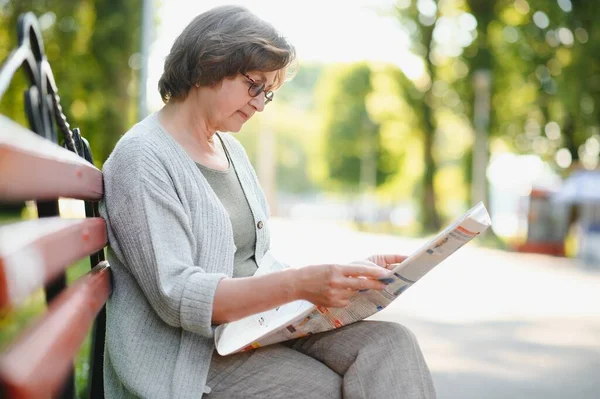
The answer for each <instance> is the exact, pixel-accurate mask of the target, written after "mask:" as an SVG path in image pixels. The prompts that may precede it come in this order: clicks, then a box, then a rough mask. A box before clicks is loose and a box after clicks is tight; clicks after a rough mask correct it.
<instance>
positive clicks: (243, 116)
mask: <svg viewBox="0 0 600 399" xmlns="http://www.w3.org/2000/svg"><path fill="white" fill-rule="evenodd" d="M238 112H239V113H240V115H241V116H242V118H243V119H244V121H247V120H248V115H246V114H245V113H244V112H243V111H238Z"/></svg>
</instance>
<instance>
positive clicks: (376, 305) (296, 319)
mask: <svg viewBox="0 0 600 399" xmlns="http://www.w3.org/2000/svg"><path fill="white" fill-rule="evenodd" d="M490 225H491V220H490V216H489V214H488V212H487V210H486V209H485V206H484V205H483V203H481V202H480V203H479V204H477V205H476V206H474V207H473V208H471V209H470V210H469V211H467V212H466V213H465V214H464V215H462V216H461V217H460V218H459V219H457V220H455V221H454V222H453V223H452V224H451V225H450V226H448V227H447V228H446V229H445V230H443V231H442V232H440V233H439V234H438V235H436V236H435V237H434V238H432V239H431V240H430V241H429V242H427V243H426V244H425V245H423V246H421V247H420V248H419V249H417V250H416V251H415V252H414V253H413V254H411V255H410V256H409V257H408V258H406V259H405V260H404V261H403V262H402V263H398V264H397V265H394V266H395V267H394V268H393V269H392V270H391V271H390V275H389V277H386V278H384V279H382V280H384V281H385V282H386V283H388V284H387V286H386V288H385V289H384V290H382V291H377V290H365V291H360V292H357V294H356V295H354V296H353V297H352V298H351V301H350V304H349V305H348V306H346V307H344V308H327V307H322V306H315V305H313V304H312V303H310V302H308V301H305V300H298V301H294V302H290V303H287V304H285V305H282V306H279V307H277V308H275V309H271V310H268V311H266V312H261V313H257V314H255V315H252V316H249V317H245V318H243V319H241V320H237V321H234V322H231V323H227V324H222V325H220V326H218V327H217V328H216V330H215V346H216V348H217V352H219V354H220V355H223V356H224V355H229V354H232V353H236V352H243V351H248V350H252V349H255V348H259V347H261V346H266V345H271V344H275V343H278V342H282V341H287V340H290V339H294V338H299V337H304V336H307V335H310V334H317V333H320V332H324V331H329V330H332V329H334V328H339V327H342V326H345V325H347V324H351V323H354V322H357V321H360V320H362V319H364V318H366V317H369V316H371V315H373V314H375V313H377V312H379V311H380V310H382V309H384V308H385V307H386V306H388V305H389V304H390V303H391V302H392V301H394V300H395V299H396V298H398V296H400V294H402V293H403V292H404V291H406V290H407V289H408V288H409V287H411V286H412V285H413V284H414V283H415V282H417V281H418V280H419V279H420V278H421V277H423V276H424V275H425V274H427V272H429V271H430V270H431V269H433V268H434V267H435V266H437V265H438V264H439V263H440V262H442V261H443V260H444V259H446V258H447V257H448V256H450V255H451V254H452V253H454V252H455V251H456V250H457V249H459V248H460V247H462V246H463V245H465V244H466V243H467V242H469V241H471V240H472V239H473V238H474V237H476V236H477V235H479V234H481V233H482V232H483V231H485V230H486V229H487V228H488V227H490ZM287 267H288V266H286V265H284V264H282V263H281V262H278V261H277V260H276V259H275V258H274V257H273V256H272V255H271V253H270V252H267V253H266V254H265V256H264V257H263V259H262V260H261V262H260V265H259V268H258V270H257V271H256V273H255V275H263V274H267V273H272V272H275V271H279V270H283V269H285V268H287Z"/></svg>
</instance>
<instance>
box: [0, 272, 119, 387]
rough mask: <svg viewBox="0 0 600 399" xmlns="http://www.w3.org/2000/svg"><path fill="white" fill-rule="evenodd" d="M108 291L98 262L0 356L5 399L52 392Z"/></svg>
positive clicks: (107, 275) (107, 280)
mask: <svg viewBox="0 0 600 399" xmlns="http://www.w3.org/2000/svg"><path fill="white" fill-rule="evenodd" d="M110 291H111V283H110V268H109V267H108V263H107V262H101V263H100V264H99V265H98V266H96V267H95V268H94V269H93V270H92V271H90V272H89V273H88V274H86V275H84V276H83V277H81V278H80V279H79V280H77V282H76V283H75V284H73V285H72V286H70V287H69V288H67V289H66V290H65V291H64V292H63V293H61V294H60V295H59V296H58V297H57V298H56V299H55V300H54V301H53V302H52V303H51V305H50V307H49V309H48V312H46V313H45V314H44V316H43V317H42V318H41V319H39V320H38V321H36V322H35V324H34V325H33V326H32V327H31V328H30V329H28V330H27V331H26V332H25V333H24V334H22V335H21V336H20V338H19V339H18V340H17V341H16V342H15V343H14V344H13V345H11V346H10V347H9V348H8V349H7V350H6V351H5V352H4V353H3V354H2V355H1V356H0V388H1V389H2V390H3V392H4V394H6V395H7V397H9V398H41V397H49V396H50V395H49V393H52V395H55V394H56V392H57V390H59V389H60V388H61V385H62V383H63V382H64V379H65V378H66V376H67V375H68V374H69V372H70V371H71V369H72V367H73V358H74V357H75V356H76V354H77V352H78V351H79V348H80V346H81V345H82V343H83V341H84V340H85V337H86V335H87V333H88V331H89V329H90V327H91V326H92V324H93V322H94V318H95V317H96V315H97V314H98V312H99V311H100V310H101V309H102V306H103V305H104V303H105V302H106V300H107V298H108V295H109V294H110Z"/></svg>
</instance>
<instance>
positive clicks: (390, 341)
mask: <svg viewBox="0 0 600 399" xmlns="http://www.w3.org/2000/svg"><path fill="white" fill-rule="evenodd" d="M206 385H207V386H208V387H210V389H211V392H210V394H208V395H206V398H207V399H220V398H223V399H235V398H303V399H304V398H342V397H343V398H347V399H355V398H357V399H358V398H377V399H381V398H386V399H387V398H411V399H412V398H435V390H434V387H433V381H432V380H431V374H430V372H429V369H428V367H427V364H426V363H425V359H424V358H423V354H422V353H421V349H420V348H419V344H418V343H417V339H416V338H415V336H414V334H413V333H412V332H411V331H410V330H408V329H407V328H406V327H404V326H402V325H400V324H397V323H390V322H383V321H361V322H358V323H354V324H350V325H348V326H345V327H342V328H339V329H336V330H332V331H329V332H326V333H321V334H316V335H314V336H311V337H305V338H299V339H296V340H292V341H288V342H285V343H283V344H276V345H271V346H267V347H264V348H260V349H257V350H254V351H250V352H244V353H238V354H235V355H230V356H219V355H218V354H217V353H216V351H215V354H214V355H213V358H212V362H211V365H210V370H209V372H208V380H207V383H206Z"/></svg>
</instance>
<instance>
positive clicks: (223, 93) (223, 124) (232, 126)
mask: <svg viewBox="0 0 600 399" xmlns="http://www.w3.org/2000/svg"><path fill="white" fill-rule="evenodd" d="M246 75H247V76H248V77H246V76H244V75H242V74H238V75H236V76H234V77H233V78H226V79H224V80H223V82H221V85H219V86H217V88H216V92H215V102H214V104H215V108H214V110H215V112H216V114H217V115H216V124H217V126H216V129H217V130H218V131H225V132H239V131H240V129H241V128H242V126H243V125H244V123H245V122H246V121H247V120H249V119H250V118H252V116H253V115H254V113H255V112H257V111H258V112H262V110H263V109H265V93H264V92H262V93H260V94H259V95H258V96H256V97H252V96H250V94H249V93H248V89H249V88H250V86H251V84H252V82H251V81H250V80H249V79H248V78H250V79H252V80H254V81H255V82H256V83H265V84H266V86H265V91H268V90H270V89H271V87H272V86H273V81H274V80H275V76H276V75H277V72H276V71H273V72H258V71H251V72H248V73H247V74H246Z"/></svg>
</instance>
